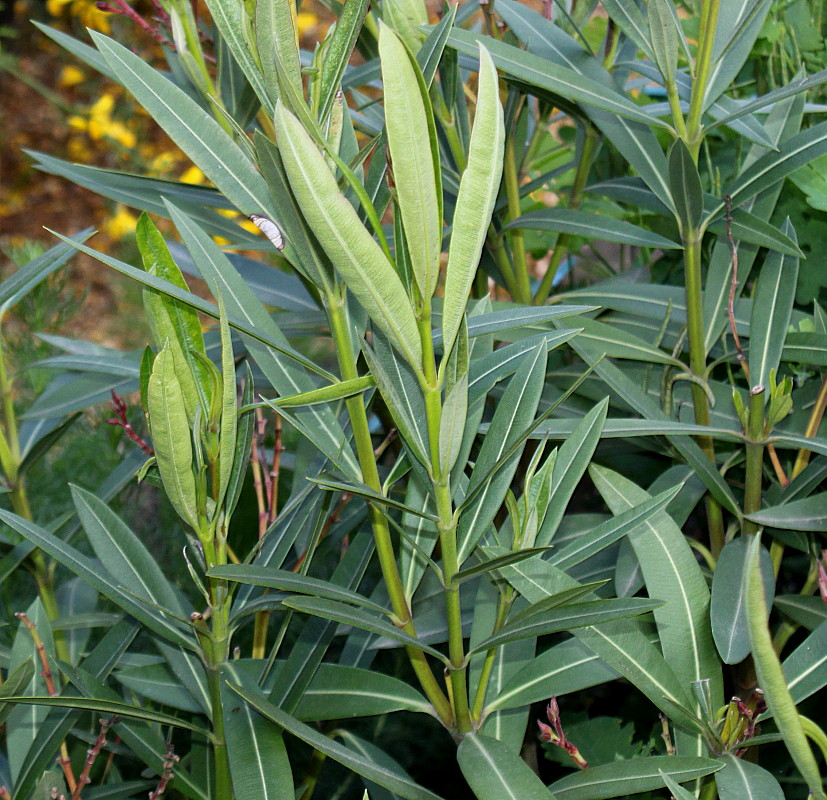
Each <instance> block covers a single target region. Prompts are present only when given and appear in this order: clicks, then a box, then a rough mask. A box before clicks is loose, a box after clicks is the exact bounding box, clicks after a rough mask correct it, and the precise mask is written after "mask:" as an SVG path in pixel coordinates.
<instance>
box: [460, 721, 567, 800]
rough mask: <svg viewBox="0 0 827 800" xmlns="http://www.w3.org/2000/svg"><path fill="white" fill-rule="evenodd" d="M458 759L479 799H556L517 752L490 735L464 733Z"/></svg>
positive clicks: (463, 772)
mask: <svg viewBox="0 0 827 800" xmlns="http://www.w3.org/2000/svg"><path fill="white" fill-rule="evenodd" d="M457 762H458V763H459V768H460V769H461V770H462V774H463V775H464V776H465V779H466V780H467V781H468V784H469V786H470V787H471V789H472V790H473V792H474V794H475V795H476V796H477V797H478V798H479V800H555V796H554V795H553V794H552V793H551V792H549V790H548V789H546V787H545V786H544V785H543V783H542V781H541V780H540V779H539V778H538V777H537V775H536V774H535V773H534V772H533V771H532V770H531V768H530V767H529V766H528V765H527V764H526V763H525V761H523V760H522V759H521V758H520V757H519V755H517V754H516V753H514V752H513V751H512V750H511V749H510V748H509V747H508V746H507V745H505V744H503V742H499V741H497V740H496V739H492V738H491V737H490V736H482V735H480V734H478V733H469V734H467V735H466V736H464V737H463V739H462V742H461V743H460V746H459V749H458V750H457Z"/></svg>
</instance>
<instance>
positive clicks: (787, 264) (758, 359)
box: [749, 218, 798, 393]
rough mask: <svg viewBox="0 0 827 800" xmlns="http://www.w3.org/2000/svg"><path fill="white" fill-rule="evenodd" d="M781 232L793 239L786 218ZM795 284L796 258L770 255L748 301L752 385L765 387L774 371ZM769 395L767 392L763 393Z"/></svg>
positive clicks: (793, 299) (796, 280)
mask: <svg viewBox="0 0 827 800" xmlns="http://www.w3.org/2000/svg"><path fill="white" fill-rule="evenodd" d="M783 231H784V233H786V234H788V235H789V236H791V237H793V238H794V237H795V229H794V228H793V226H792V224H791V223H790V220H789V218H787V221H786V222H785V223H784V228H783ZM797 285H798V259H797V258H796V257H794V256H784V255H782V254H781V253H770V254H769V255H768V256H767V258H766V259H765V260H764V265H763V267H761V274H760V275H759V277H758V281H757V284H756V287H755V293H754V295H753V298H752V316H751V317H750V337H749V379H750V384H751V385H752V386H766V387H769V381H770V373H771V372H773V371H775V370H778V366H779V364H780V363H781V355H782V352H783V350H784V340H785V338H786V335H787V328H788V327H789V325H790V317H791V315H792V311H793V304H794V302H795V291H796V287H797ZM767 391H768V393H769V389H768V390H767Z"/></svg>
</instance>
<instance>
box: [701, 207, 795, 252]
mask: <svg viewBox="0 0 827 800" xmlns="http://www.w3.org/2000/svg"><path fill="white" fill-rule="evenodd" d="M707 197H708V195H707ZM755 205H757V203H756V204H755ZM730 228H731V231H732V238H733V240H734V241H736V242H741V243H742V244H754V245H758V246H759V247H766V248H767V249H769V250H775V251H776V252H777V253H783V254H784V255H786V256H795V257H796V258H806V256H805V255H804V253H803V252H802V250H801V248H800V247H799V246H798V244H796V241H795V238H794V236H795V232H794V231H793V233H792V235H791V236H788V235H787V234H786V233H782V232H781V231H780V230H778V228H776V227H775V225H770V223H769V222H766V221H764V220H763V219H761V217H758V216H756V215H755V214H751V213H749V212H748V211H746V210H745V209H743V208H736V209H733V211H732V222H731V225H730ZM707 230H708V231H710V233H715V234H717V235H718V236H719V237H722V236H726V220H724V219H718V220H716V221H715V222H713V223H712V224H711V225H709V226H708V228H707ZM719 241H720V242H721V244H722V245H725V246H726V248H727V252H729V242H727V241H726V239H719ZM736 247H737V245H736ZM742 255H743V254H742ZM750 266H751V262H750ZM740 267H741V264H740V263H739V268H740Z"/></svg>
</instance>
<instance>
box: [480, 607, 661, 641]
mask: <svg viewBox="0 0 827 800" xmlns="http://www.w3.org/2000/svg"><path fill="white" fill-rule="evenodd" d="M662 605H663V603H661V602H659V601H657V600H654V601H653V600H646V599H644V598H638V597H634V598H626V599H617V600H591V601H590V602H588V603H574V604H572V605H564V606H562V607H561V608H555V609H547V610H545V611H543V612H542V613H539V612H538V613H537V614H536V615H535V616H531V617H527V618H524V619H519V620H517V621H516V622H509V623H507V624H506V625H503V627H502V628H500V630H499V631H498V632H497V633H495V634H494V635H493V636H490V637H489V638H488V639H485V640H483V641H482V642H479V643H478V644H477V645H476V646H475V647H473V648H472V649H471V650H469V651H468V655H471V654H472V653H480V652H484V651H485V650H489V649H491V648H494V647H499V646H500V645H502V644H505V643H506V642H516V641H517V640H519V639H528V638H530V637H533V636H545V635H546V634H549V633H559V632H560V631H571V630H574V629H575V628H585V627H590V626H592V625H601V624H603V623H606V622H613V621H615V620H618V619H625V618H626V617H634V616H637V615H639V614H646V613H648V612H649V611H652V610H653V609H655V608H658V607H659V606H662ZM538 617H539V619H538Z"/></svg>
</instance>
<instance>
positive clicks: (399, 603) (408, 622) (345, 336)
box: [326, 293, 453, 725]
mask: <svg viewBox="0 0 827 800" xmlns="http://www.w3.org/2000/svg"><path fill="white" fill-rule="evenodd" d="M326 300H327V311H328V318H329V320H330V331H331V334H332V336H333V342H334V344H335V347H336V356H337V358H338V361H339V369H340V371H341V374H342V380H351V379H353V378H357V377H358V376H359V372H358V370H357V368H356V361H355V359H354V358H353V349H352V347H351V340H350V332H349V330H348V322H347V313H346V311H345V299H344V294H343V293H342V294H340V295H338V296H336V295H333V294H330V295H327V297H326ZM345 405H346V407H347V410H348V414H349V416H350V424H351V426H352V428H353V440H354V442H355V443H356V454H357V457H358V459H359V466H360V467H361V469H362V480H363V481H364V482H365V483H366V484H367V485H368V486H370V487H371V488H372V489H373V490H374V491H377V492H380V493H381V492H382V482H381V480H380V478H379V470H378V469H377V466H376V456H375V455H374V452H373V442H372V441H371V436H370V428H369V426H368V418H367V412H366V411H365V405H364V403H363V402H362V399H361V397H351V398H348V399H347V400H346V401H345ZM370 518H371V526H372V528H373V537H374V541H375V542H376V554H377V557H378V558H379V566H380V567H381V569H382V576H383V578H384V580H385V585H386V587H387V589H388V596H389V598H390V601H391V608H392V609H393V613H394V615H395V616H396V618H397V620H398V623H397V624H398V625H399V626H400V627H401V628H402V630H404V631H405V632H406V633H409V634H411V636H416V628H415V627H414V623H413V620H412V618H411V611H410V608H409V606H408V600H407V597H406V596H405V588H404V586H403V585H402V578H401V577H400V575H399V569H398V567H397V564H396V557H395V555H394V551H393V542H392V541H391V533H390V528H389V526H388V521H387V520H386V519H385V517H384V516H383V515H382V513H381V512H380V511H379V510H378V509H377V508H376V507H374V506H370ZM406 650H407V653H408V658H409V659H410V662H411V666H412V667H413V669H414V672H415V673H416V676H417V678H418V679H419V683H420V685H421V686H422V690H423V691H424V692H425V695H426V696H427V697H428V699H429V700H430V701H431V704H432V705H433V706H434V709H435V710H436V712H437V714H438V715H439V718H440V719H441V720H442V722H443V723H444V724H445V725H450V724H451V721H452V719H453V712H452V710H451V705H450V703H449V702H448V698H447V697H446V696H445V694H444V692H443V691H442V689H441V688H440V686H439V684H438V683H437V681H436V678H435V677H434V674H433V672H432V671H431V667H430V665H429V664H428V661H427V659H426V657H425V654H424V653H423V652H422V651H421V650H417V649H416V648H413V647H408V648H406Z"/></svg>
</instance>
